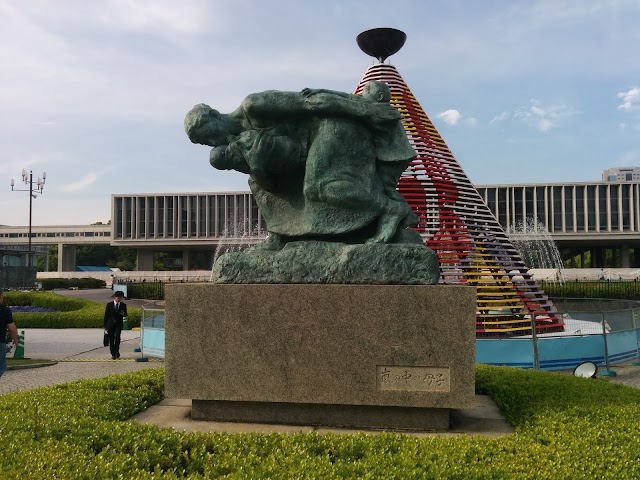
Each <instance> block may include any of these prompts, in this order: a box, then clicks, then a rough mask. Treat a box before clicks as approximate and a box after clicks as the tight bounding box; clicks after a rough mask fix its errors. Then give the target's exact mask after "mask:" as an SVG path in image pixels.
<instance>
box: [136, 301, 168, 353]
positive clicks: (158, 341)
mask: <svg viewBox="0 0 640 480" xmlns="http://www.w3.org/2000/svg"><path fill="white" fill-rule="evenodd" d="M164 326H165V316H164V309H162V308H158V307H157V306H155V305H154V306H151V307H148V306H147V305H143V306H142V320H141V322H140V351H141V356H142V358H145V357H146V356H151V357H159V358H164V338H165V337H164Z"/></svg>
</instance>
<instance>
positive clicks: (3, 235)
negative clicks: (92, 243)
mask: <svg viewBox="0 0 640 480" xmlns="http://www.w3.org/2000/svg"><path fill="white" fill-rule="evenodd" d="M109 236H111V232H31V238H55V237H109ZM0 238H29V233H17V232H12V233H0Z"/></svg>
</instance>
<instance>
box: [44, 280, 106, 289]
mask: <svg viewBox="0 0 640 480" xmlns="http://www.w3.org/2000/svg"><path fill="white" fill-rule="evenodd" d="M40 283H42V289H43V290H55V289H56V288H105V287H106V286H107V283H106V282H105V281H104V280H100V279H98V278H43V279H42V280H40Z"/></svg>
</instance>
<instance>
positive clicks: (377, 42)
mask: <svg viewBox="0 0 640 480" xmlns="http://www.w3.org/2000/svg"><path fill="white" fill-rule="evenodd" d="M397 32H399V33H397ZM400 34H402V35H404V33H402V32H400V31H398V30H394V29H374V30H369V31H367V32H363V33H362V34H360V35H359V36H358V44H359V45H360V47H361V48H362V49H363V51H365V53H367V54H369V55H372V56H374V57H375V58H378V59H380V58H382V57H385V58H386V55H387V54H388V52H389V51H390V50H393V49H389V48H388V47H387V49H386V50H385V51H383V52H382V53H379V52H378V50H382V49H383V46H384V45H385V42H384V35H389V36H390V37H393V38H392V40H393V39H395V43H396V45H397V44H398V43H399V39H401V37H402V36H401V35H400ZM368 39H371V41H370V42H367V40H368ZM402 43H404V41H403V40H402V42H401V43H400V47H401V46H402ZM363 45H364V47H363ZM400 47H398V50H399V48H400ZM376 49H378V50H376ZM396 51H397V50H396ZM393 53H395V52H393ZM371 80H378V81H383V82H385V83H387V85H389V88H390V89H391V95H392V97H391V104H392V105H393V106H394V107H395V108H396V109H398V111H399V112H400V113H401V114H402V117H403V125H404V128H405V130H406V132H407V136H408V137H409V140H410V142H411V144H412V145H413V148H414V149H415V150H416V152H417V153H418V156H417V157H416V159H415V160H413V162H412V163H411V165H410V166H409V167H408V168H407V170H406V171H405V172H404V174H403V176H402V177H401V179H400V183H399V185H398V191H399V192H400V193H401V194H402V195H403V196H404V198H405V199H406V200H407V202H408V203H409V205H411V208H412V209H413V210H414V212H415V213H416V214H417V215H418V216H419V218H420V223H419V224H418V226H417V227H416V229H417V230H418V231H419V232H420V233H421V234H422V235H423V237H425V238H426V239H427V240H426V242H425V243H426V245H427V246H429V247H430V248H432V249H433V250H434V251H435V252H436V254H437V256H438V259H439V261H440V275H441V280H440V281H441V283H447V284H450V283H468V284H471V285H473V286H475V287H476V289H477V305H478V308H477V313H476V317H477V318H476V335H477V336H481V337H487V336H500V337H502V336H516V335H526V334H531V333H532V318H534V319H535V325H536V332H537V333H549V332H554V331H562V330H563V328H564V325H563V321H562V317H561V315H559V314H558V312H557V310H556V308H555V307H554V305H553V303H552V302H551V301H550V300H549V297H548V296H547V295H545V293H544V291H543V290H542V288H540V286H539V285H538V284H537V283H536V282H535V280H533V277H532V276H531V274H530V273H529V268H528V267H527V266H526V265H525V264H524V262H523V261H522V258H521V257H520V254H519V253H518V251H517V250H516V249H515V248H514V246H513V245H512V244H511V242H510V241H509V239H508V237H507V235H506V234H505V232H504V230H503V229H502V226H501V225H500V223H498V221H497V220H496V218H495V216H494V215H493V213H492V212H491V210H490V209H489V207H488V206H487V205H486V204H485V203H484V201H483V200H482V197H481V196H480V194H479V193H478V192H477V190H476V189H475V187H474V186H473V184H472V183H471V181H470V180H469V178H468V177H467V175H466V174H465V173H464V171H463V170H462V168H461V167H460V165H459V164H458V162H457V160H456V159H455V157H454V156H453V154H452V153H451V150H449V147H448V146H447V144H446V143H445V142H444V140H443V139H442V137H441V136H440V134H439V133H438V131H437V130H436V128H435V127H434V125H433V123H432V122H431V120H429V117H428V116H427V114H426V113H425V112H424V110H423V109H422V107H421V106H420V103H419V102H418V101H417V100H416V98H415V97H414V96H413V94H412V93H411V90H410V89H409V87H408V86H407V84H406V83H405V81H404V80H403V79H402V77H401V76H400V74H399V73H398V71H397V70H396V68H395V67H394V66H392V65H389V64H384V63H379V64H375V65H372V66H371V67H369V69H368V70H367V71H366V72H365V74H364V76H363V77H362V80H361V81H360V83H359V84H358V86H357V87H356V90H355V93H356V94H359V93H360V92H361V91H362V89H363V87H364V85H365V84H366V83H367V82H369V81H371Z"/></svg>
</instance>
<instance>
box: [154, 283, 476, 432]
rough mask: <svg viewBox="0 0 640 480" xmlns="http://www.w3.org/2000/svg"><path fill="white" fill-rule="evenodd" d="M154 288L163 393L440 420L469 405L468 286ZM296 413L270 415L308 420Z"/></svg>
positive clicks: (471, 307) (471, 330)
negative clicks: (160, 310) (433, 414)
mask: <svg viewBox="0 0 640 480" xmlns="http://www.w3.org/2000/svg"><path fill="white" fill-rule="evenodd" d="M165 294H166V347H165V348H166V353H165V355H166V356H165V363H166V368H165V376H166V383H165V395H166V396H167V397H170V398H171V397H173V398H191V399H193V400H194V401H206V400H211V401H216V402H258V403H259V402H263V403H265V404H270V403H271V404H282V405H280V406H281V407H282V408H283V409H284V410H285V411H286V410H290V411H295V409H296V408H298V409H299V408H302V409H303V410H304V409H307V410H309V411H313V410H314V409H315V408H316V407H309V406H305V407H296V406H295V405H296V404H298V405H313V404H317V405H322V406H324V407H326V408H327V410H326V412H325V413H324V415H325V418H328V417H329V415H328V414H329V412H330V411H331V408H332V406H334V405H343V406H370V407H374V406H377V407H407V408H409V409H446V410H445V411H444V412H440V416H441V417H442V415H446V418H447V419H448V409H451V408H465V407H468V406H471V405H472V404H473V399H474V394H475V363H474V362H475V289H474V288H473V287H468V286H463V285H301V284H298V285H267V284H260V285H224V284H171V285H167V287H166V292H165ZM287 404H288V405H287ZM194 405H195V403H194ZM234 408H236V407H234ZM237 408H240V407H239V406H238V407H237ZM260 408H265V409H266V408H270V407H268V406H266V405H265V406H263V407H256V408H254V410H257V409H260ZM347 410H348V408H345V411H347ZM363 410H366V409H363ZM423 413H425V414H428V412H427V411H426V410H425V411H424V412H423ZM277 415H278V416H279V415H280V413H278V414H277ZM296 415H297V414H296ZM238 418H240V417H238ZM296 418H297V420H296V421H295V422H292V421H290V420H291V419H288V420H287V418H286V416H285V417H278V421H281V420H282V423H290V424H294V423H307V424H315V422H313V421H311V422H309V421H306V422H305V421H304V420H303V419H301V418H299V417H296ZM221 420H223V421H224V419H221ZM259 421H266V420H264V419H263V420H259ZM337 424H340V425H341V424H342V423H340V422H338V423H337ZM327 425H332V424H331V423H327ZM353 426H360V425H353ZM362 426H366V427H367V428H375V427H376V426H375V425H369V424H367V425H362ZM378 426H379V427H380V428H385V427H386V426H387V425H378ZM389 427H393V426H391V425H389ZM398 428H411V427H402V426H400V427H398ZM416 428H418V429H419V427H416Z"/></svg>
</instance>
